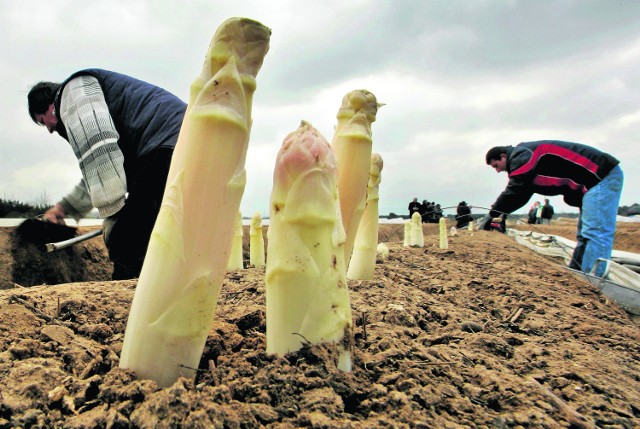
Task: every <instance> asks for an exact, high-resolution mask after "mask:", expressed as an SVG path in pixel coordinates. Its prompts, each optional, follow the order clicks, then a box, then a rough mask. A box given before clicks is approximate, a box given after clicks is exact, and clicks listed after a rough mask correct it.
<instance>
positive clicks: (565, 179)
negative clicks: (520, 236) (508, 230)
mask: <svg viewBox="0 0 640 429" xmlns="http://www.w3.org/2000/svg"><path fill="white" fill-rule="evenodd" d="M486 162H487V165H490V166H491V167H492V168H494V169H495V170H496V172H498V173H500V172H502V171H506V172H507V173H508V174H509V183H508V184H507V187H506V189H505V190H504V191H503V192H502V193H501V194H500V195H499V196H498V199H497V200H496V202H495V203H493V205H492V206H491V211H490V212H489V214H488V215H487V216H485V218H484V219H483V222H482V228H483V229H489V227H490V224H491V219H492V218H493V217H497V216H499V215H500V214H502V213H512V212H514V211H516V210H517V209H519V208H520V207H522V206H524V205H525V204H526V203H527V202H528V201H529V199H530V198H531V196H532V195H533V194H534V193H536V194H541V195H563V196H564V201H565V203H567V204H568V205H570V206H573V207H578V208H579V209H580V217H579V219H578V229H577V234H576V238H577V245H576V248H575V249H574V252H573V258H572V260H571V264H570V265H569V267H570V268H574V269H579V270H582V271H584V272H590V271H591V270H592V268H593V266H594V265H595V263H596V261H597V260H598V258H604V259H610V258H611V252H612V250H613V239H614V235H615V231H616V216H617V214H618V204H619V202H620V193H621V192H622V183H623V174H622V169H621V168H620V166H619V165H618V164H619V161H618V160H617V159H616V158H614V157H613V156H611V155H609V154H607V153H604V152H601V151H599V150H598V149H595V148H593V147H590V146H587V145H583V144H579V143H569V142H562V141H555V140H542V141H534V142H525V143H520V144H519V145H517V146H496V147H493V148H491V149H490V150H489V151H488V152H487V155H486ZM603 271H604V266H603V265H600V266H599V267H598V270H597V272H596V275H598V276H602V274H603Z"/></svg>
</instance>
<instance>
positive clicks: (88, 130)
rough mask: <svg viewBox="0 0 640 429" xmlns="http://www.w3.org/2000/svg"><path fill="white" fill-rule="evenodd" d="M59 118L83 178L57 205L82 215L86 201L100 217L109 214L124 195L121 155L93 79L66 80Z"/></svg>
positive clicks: (117, 208) (122, 201) (100, 94)
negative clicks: (63, 125) (94, 208)
mask: <svg viewBox="0 0 640 429" xmlns="http://www.w3.org/2000/svg"><path fill="white" fill-rule="evenodd" d="M60 117H61V118H62V122H63V123H64V124H65V127H66V130H67V135H68V137H69V143H70V144H71V147H72V148H73V151H74V153H75V155H76V158H78V162H79V164H80V170H81V171H82V177H83V179H84V180H83V182H81V183H80V184H78V185H77V186H76V188H75V189H74V190H73V191H72V192H71V193H70V194H69V195H67V196H66V197H65V198H64V199H63V201H62V202H61V204H62V205H63V207H64V208H65V210H66V209H67V208H71V209H72V210H73V211H74V212H76V213H78V214H85V213H86V212H88V211H89V210H91V207H88V201H90V204H91V205H92V206H93V207H96V208H97V209H98V211H99V212H100V216H101V217H103V218H104V217H107V216H111V215H113V214H114V213H116V212H118V211H119V210H120V209H121V208H122V207H123V206H124V202H125V195H126V192H127V179H126V175H125V171H124V155H123V154H122V151H121V150H120V148H119V147H118V139H119V137H120V136H119V134H118V131H117V130H116V127H115V125H114V122H113V119H112V118H111V114H110V113H109V108H108V106H107V102H106V100H105V97H104V93H103V92H102V88H101V87H100V84H99V83H98V80H97V79H96V78H95V77H93V76H79V77H77V78H75V79H72V80H71V81H69V83H68V84H67V85H66V86H65V88H64V90H63V92H62V99H61V103H60ZM87 198H88V199H87ZM87 208H88V210H87ZM69 214H71V213H69ZM74 217H75V216H74Z"/></svg>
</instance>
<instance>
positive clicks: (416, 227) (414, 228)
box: [410, 212, 424, 247]
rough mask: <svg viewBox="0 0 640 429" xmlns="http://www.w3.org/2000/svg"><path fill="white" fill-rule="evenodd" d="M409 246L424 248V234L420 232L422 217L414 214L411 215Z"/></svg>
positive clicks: (416, 213)
mask: <svg viewBox="0 0 640 429" xmlns="http://www.w3.org/2000/svg"><path fill="white" fill-rule="evenodd" d="M410 236H411V246H416V247H424V232H423V231H422V216H420V213H418V212H414V213H413V214H412V215H411V234H410Z"/></svg>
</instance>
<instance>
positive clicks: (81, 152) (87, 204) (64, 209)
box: [27, 69, 186, 280]
mask: <svg viewBox="0 0 640 429" xmlns="http://www.w3.org/2000/svg"><path fill="white" fill-rule="evenodd" d="M27 100H28V104H29V115H30V116H31V119H32V120H33V121H34V122H35V123H36V124H38V125H42V126H44V127H46V128H47V130H48V131H49V132H50V133H53V132H54V131H55V132H57V133H58V134H59V135H60V136H61V137H63V138H64V139H66V140H67V141H68V142H69V144H70V145H71V148H72V149H73V152H74V154H75V155H76V158H77V159H78V163H79V165H80V170H81V172H82V180H81V181H80V183H78V185H76V187H75V188H74V189H73V190H72V191H71V192H70V193H69V194H68V195H66V196H65V197H63V198H62V199H61V200H60V201H59V202H58V203H56V204H55V205H54V206H53V207H52V208H50V209H49V210H47V211H46V212H45V214H44V216H45V218H46V219H48V220H49V221H51V222H56V223H64V218H65V217H68V216H69V217H73V218H75V219H80V218H81V217H83V216H85V215H86V214H87V213H89V212H90V211H91V210H92V209H93V208H94V207H95V208H97V209H98V212H99V213H100V216H101V217H102V218H104V219H105V220H104V228H103V229H104V231H105V233H104V240H105V244H106V246H107V249H108V250H109V258H110V259H111V260H112V261H113V264H114V269H113V275H112V277H113V279H114V280H117V279H126V278H133V277H137V276H138V275H139V274H140V270H141V268H142V263H143V260H144V255H145V253H146V249H147V245H148V244H149V239H150V236H151V231H152V229H153V225H154V223H155V220H156V217H157V215H158V212H159V210H160V204H161V202H162V196H163V193H164V187H165V184H166V180H167V175H168V172H169V165H170V162H171V156H172V154H173V148H174V147H175V144H176V141H177V138H178V133H179V131H180V127H181V125H182V119H183V117H184V113H185V110H186V104H185V103H184V102H182V101H181V100H180V99H178V98H177V97H176V96H175V95H173V94H171V93H169V92H168V91H166V90H164V89H162V88H159V87H157V86H154V85H151V84H149V83H147V82H143V81H141V80H137V79H134V78H132V77H129V76H126V75H123V74H119V73H115V72H111V71H107V70H102V69H87V70H81V71H79V72H77V73H74V74H72V75H71V76H70V77H69V78H67V79H66V80H65V81H64V82H62V83H54V82H40V83H38V84H36V85H35V86H34V87H33V88H32V89H31V90H30V91H29V94H28V95H27Z"/></svg>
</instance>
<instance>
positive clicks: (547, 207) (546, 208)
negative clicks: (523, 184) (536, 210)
mask: <svg viewBox="0 0 640 429" xmlns="http://www.w3.org/2000/svg"><path fill="white" fill-rule="evenodd" d="M553 214H554V211H553V206H552V205H551V203H550V202H549V199H548V198H545V199H544V205H543V206H542V212H541V215H540V217H541V218H542V223H543V224H545V225H550V224H551V219H552V218H553Z"/></svg>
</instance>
